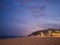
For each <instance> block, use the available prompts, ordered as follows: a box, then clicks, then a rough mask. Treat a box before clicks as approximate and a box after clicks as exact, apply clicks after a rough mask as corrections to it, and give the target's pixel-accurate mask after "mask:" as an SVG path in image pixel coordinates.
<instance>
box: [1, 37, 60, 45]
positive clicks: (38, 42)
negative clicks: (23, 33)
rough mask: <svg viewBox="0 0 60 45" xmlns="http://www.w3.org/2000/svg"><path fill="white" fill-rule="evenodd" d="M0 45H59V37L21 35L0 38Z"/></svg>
mask: <svg viewBox="0 0 60 45" xmlns="http://www.w3.org/2000/svg"><path fill="white" fill-rule="evenodd" d="M0 45H60V37H52V38H51V37H23V38H12V39H0Z"/></svg>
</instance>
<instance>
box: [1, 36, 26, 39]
mask: <svg viewBox="0 0 60 45" xmlns="http://www.w3.org/2000/svg"><path fill="white" fill-rule="evenodd" d="M21 37H25V36H0V39H8V38H21Z"/></svg>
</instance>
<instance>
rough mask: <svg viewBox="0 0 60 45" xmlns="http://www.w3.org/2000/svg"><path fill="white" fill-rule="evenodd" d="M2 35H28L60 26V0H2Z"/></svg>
mask: <svg viewBox="0 0 60 45" xmlns="http://www.w3.org/2000/svg"><path fill="white" fill-rule="evenodd" d="M0 3H1V4H0V13H1V14H0V16H1V23H0V27H1V28H0V36H26V35H29V34H30V33H32V32H34V31H38V30H41V29H46V28H60V0H0Z"/></svg>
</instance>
